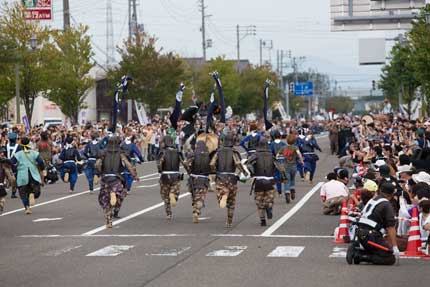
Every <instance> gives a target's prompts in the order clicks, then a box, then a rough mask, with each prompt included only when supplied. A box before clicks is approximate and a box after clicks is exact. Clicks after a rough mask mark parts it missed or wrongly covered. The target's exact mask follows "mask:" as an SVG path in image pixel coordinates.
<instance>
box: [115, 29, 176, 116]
mask: <svg viewBox="0 0 430 287" xmlns="http://www.w3.org/2000/svg"><path fill="white" fill-rule="evenodd" d="M155 42H156V39H155V38H153V37H149V36H147V35H141V36H140V37H137V40H136V41H135V42H125V43H124V48H120V49H118V52H119V53H120V55H121V61H120V63H119V68H118V69H115V70H112V71H110V72H109V79H110V81H111V82H113V83H116V82H118V80H119V79H120V78H121V76H122V75H129V76H131V77H132V78H133V82H132V84H131V86H130V89H129V92H128V94H127V96H128V97H130V98H132V99H136V100H138V101H140V102H142V103H144V104H146V105H147V106H148V107H149V110H150V112H152V113H154V112H156V110H157V109H158V108H160V107H167V106H172V105H174V102H175V100H174V95H175V93H176V91H177V88H178V86H179V83H180V82H181V81H183V80H184V67H183V63H182V60H181V58H180V57H179V56H177V55H175V54H174V53H171V52H170V53H165V54H162V53H161V52H162V50H158V49H157V48H156V47H155Z"/></svg>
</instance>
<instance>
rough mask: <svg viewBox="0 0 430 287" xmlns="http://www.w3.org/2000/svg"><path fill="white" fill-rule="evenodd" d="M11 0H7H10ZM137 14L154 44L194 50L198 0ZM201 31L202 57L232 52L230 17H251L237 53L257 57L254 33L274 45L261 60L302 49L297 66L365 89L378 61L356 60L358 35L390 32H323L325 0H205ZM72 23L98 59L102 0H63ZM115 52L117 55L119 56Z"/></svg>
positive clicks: (122, 32)
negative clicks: (207, 42)
mask: <svg viewBox="0 0 430 287" xmlns="http://www.w3.org/2000/svg"><path fill="white" fill-rule="evenodd" d="M10 1H11V0H10ZM137 2H138V21H139V22H140V23H143V24H144V25H145V30H146V32H148V33H149V34H153V35H155V36H156V37H157V38H158V39H159V40H158V45H159V46H162V47H163V48H164V49H165V50H168V51H175V52H177V53H179V54H180V55H182V56H183V57H200V56H201V55H202V47H201V33H200V26H201V14H200V12H199V8H198V1H197V0H137ZM127 3H128V0H112V6H113V21H114V42H115V45H120V44H121V43H122V41H123V39H124V38H125V37H127V34H128V18H127V17H128V6H127ZM53 4H54V9H53V10H54V21H52V22H51V25H52V26H53V27H56V28H61V27H62V11H63V9H62V0H53ZM205 5H206V6H207V13H208V14H210V15H212V16H211V17H210V18H209V19H208V20H207V38H209V39H212V40H213V47H212V48H209V49H208V51H207V55H208V58H211V57H216V56H218V55H225V56H226V58H234V59H235V58H236V30H235V29H236V28H235V27H236V25H237V24H239V25H242V26H247V25H255V26H256V31H257V34H256V36H248V37H246V38H245V39H243V40H242V41H241V58H242V59H249V60H250V61H251V62H252V63H254V64H258V63H259V40H260V39H263V40H272V41H273V49H272V50H271V51H269V50H264V51H263V58H264V60H270V59H271V60H272V63H273V64H274V65H275V66H274V67H276V50H277V49H284V50H291V51H292V54H293V56H297V57H300V56H304V57H306V60H305V61H304V62H303V63H302V65H301V66H300V69H302V70H303V69H308V68H313V69H317V70H318V71H320V72H324V73H328V74H329V75H330V77H331V79H332V80H337V81H338V82H339V85H341V86H342V87H343V88H348V87H351V88H353V89H357V88H359V89H370V88H371V81H372V80H378V78H379V73H380V68H381V66H372V67H360V66H359V65H358V39H359V38H360V37H378V36H379V37H380V36H382V37H384V36H392V35H395V34H396V32H388V33H384V32H372V33H368V32H360V33H355V32H347V33H343V32H330V0H300V1H298V0H294V1H293V0H264V1H262V0H205ZM70 9H71V15H72V18H73V19H72V24H73V23H74V21H76V22H82V23H84V24H87V25H89V27H90V34H91V35H92V39H93V44H95V48H94V51H95V53H96V59H97V60H98V61H99V62H100V63H104V62H105V58H106V56H105V52H106V0H97V1H96V0H85V1H84V0H70ZM118 58H119V57H118V55H116V60H117V61H118V60H119V59H118Z"/></svg>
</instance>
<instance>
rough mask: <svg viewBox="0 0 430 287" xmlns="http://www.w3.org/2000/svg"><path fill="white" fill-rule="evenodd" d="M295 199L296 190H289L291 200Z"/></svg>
mask: <svg viewBox="0 0 430 287" xmlns="http://www.w3.org/2000/svg"><path fill="white" fill-rule="evenodd" d="M294 199H296V190H295V189H291V200H294Z"/></svg>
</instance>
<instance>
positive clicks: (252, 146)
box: [240, 123, 261, 157]
mask: <svg viewBox="0 0 430 287" xmlns="http://www.w3.org/2000/svg"><path fill="white" fill-rule="evenodd" d="M257 129H258V126H257V124H256V123H251V124H250V125H249V130H250V133H249V134H248V135H247V136H246V137H244V138H243V139H242V140H241V141H240V145H241V146H242V147H243V148H244V149H245V150H246V152H247V154H248V157H249V156H251V155H252V154H254V153H255V151H256V149H257V146H258V143H259V141H260V138H261V133H260V132H258V130H257Z"/></svg>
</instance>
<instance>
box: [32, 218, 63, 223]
mask: <svg viewBox="0 0 430 287" xmlns="http://www.w3.org/2000/svg"><path fill="white" fill-rule="evenodd" d="M62 219H63V218H62V217H54V218H38V219H33V222H44V221H58V220H62Z"/></svg>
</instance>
